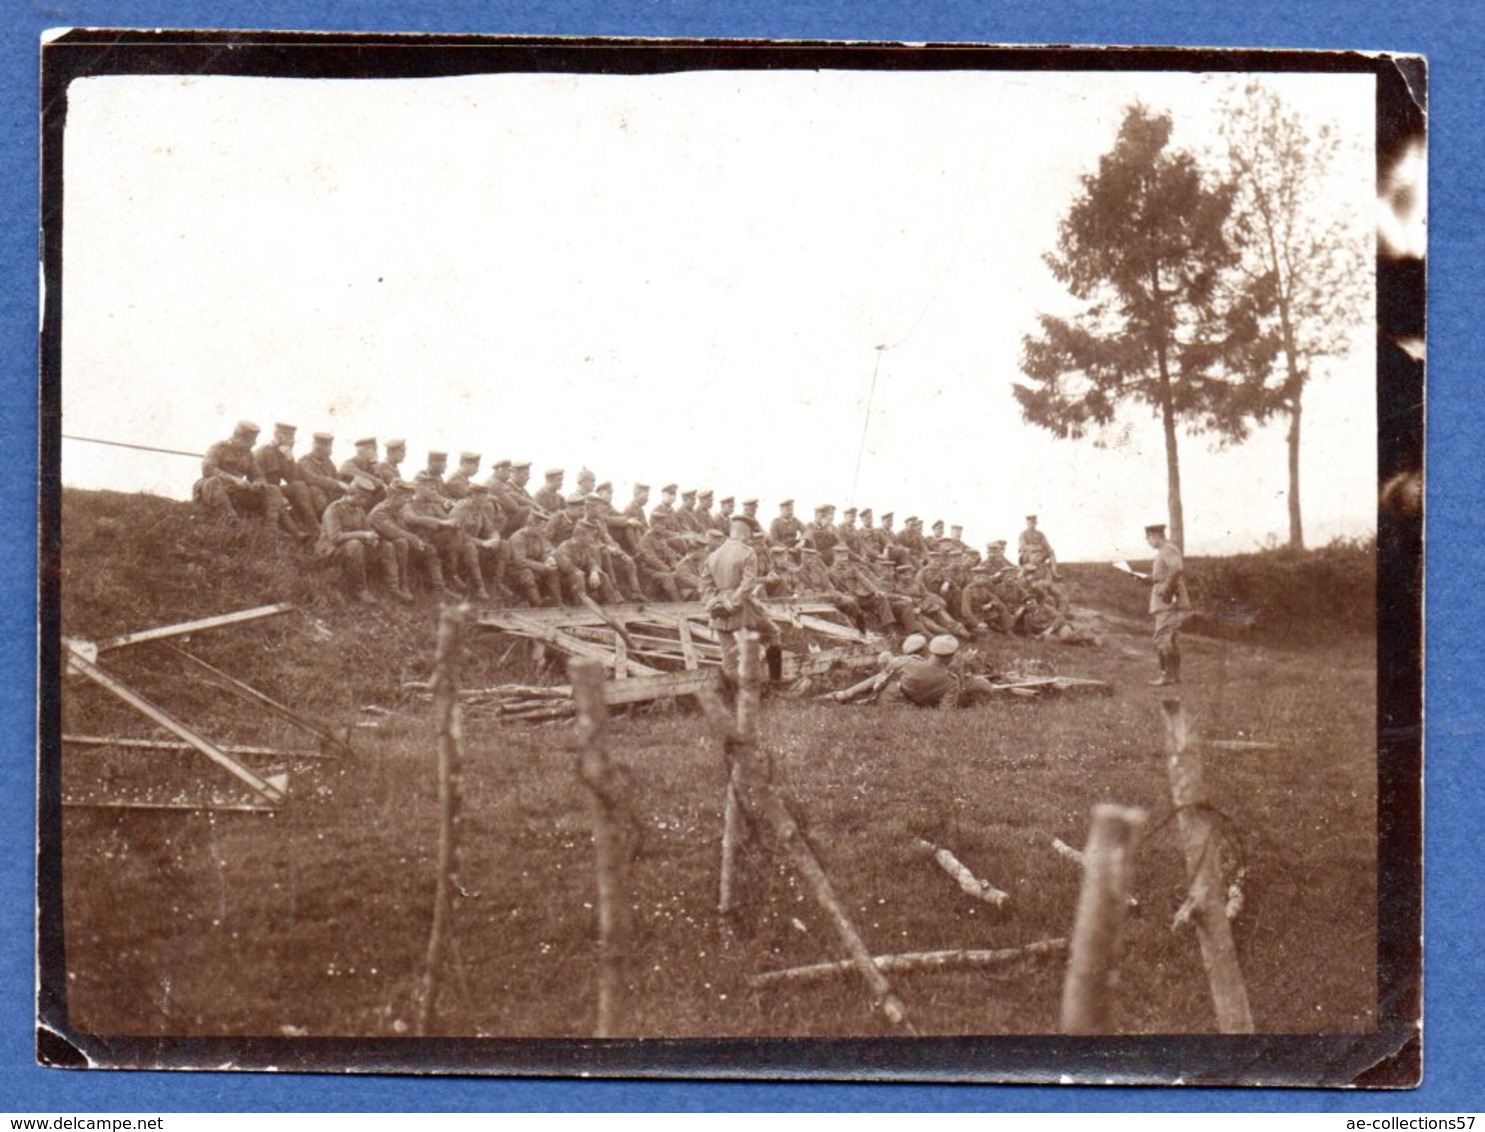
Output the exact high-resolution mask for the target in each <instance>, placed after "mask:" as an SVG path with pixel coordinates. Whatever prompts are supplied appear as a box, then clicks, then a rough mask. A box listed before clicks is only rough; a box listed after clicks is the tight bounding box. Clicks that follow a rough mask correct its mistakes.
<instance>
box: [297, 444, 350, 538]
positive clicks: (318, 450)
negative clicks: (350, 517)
mask: <svg viewBox="0 0 1485 1132" xmlns="http://www.w3.org/2000/svg"><path fill="white" fill-rule="evenodd" d="M334 443H335V438H334V437H333V436H331V435H330V434H329V433H328V432H317V433H315V436H314V447H313V448H312V449H310V451H308V452H306V453H305V454H304V455H303V456H301V457H299V460H298V466H299V475H300V477H301V478H302V479H303V481H304V483H305V485H306V486H307V487H308V489H309V501H310V505H311V506H312V507H313V508H314V513H315V519H316V520H319V519H321V518H323V517H324V515H325V508H326V507H328V506H330V503H331V502H332V501H333V500H336V499H339V498H340V497H341V496H342V495H344V494H345V484H344V483H343V482H342V481H341V478H340V475H339V473H338V472H337V471H336V468H335V461H334V460H332V459H331V458H330V449H331V446H332V445H333V444H334Z"/></svg>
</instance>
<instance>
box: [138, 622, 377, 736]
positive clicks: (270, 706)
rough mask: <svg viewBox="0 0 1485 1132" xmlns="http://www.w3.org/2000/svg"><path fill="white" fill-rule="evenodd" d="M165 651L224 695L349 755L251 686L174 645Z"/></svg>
mask: <svg viewBox="0 0 1485 1132" xmlns="http://www.w3.org/2000/svg"><path fill="white" fill-rule="evenodd" d="M165 647H166V648H168V649H169V650H170V651H171V652H173V653H174V654H175V655H176V656H178V657H180V658H181V659H182V660H184V661H185V662H186V663H188V664H190V665H193V666H194V667H195V668H197V669H199V670H200V671H201V672H202V673H204V674H205V675H206V676H207V677H208V678H209V679H211V680H212V681H213V682H214V683H216V684H217V685H219V686H220V687H222V688H224V689H225V690H226V691H228V692H231V693H232V694H233V695H235V696H236V697H237V698H238V699H242V700H247V701H248V702H249V703H253V704H257V705H258V706H259V707H261V708H264V709H265V710H267V711H269V712H272V713H273V714H274V715H276V716H278V717H279V718H280V719H282V720H285V721H286V722H288V723H292V724H293V725H294V726H295V727H298V728H299V729H300V730H301V731H307V732H309V734H311V735H313V736H314V737H315V738H317V739H318V740H319V741H320V742H321V743H324V744H325V745H326V746H327V747H330V748H331V749H332V750H335V751H338V752H339V753H341V754H343V755H348V754H350V753H351V749H350V747H348V746H347V745H346V743H345V741H344V740H343V739H341V738H340V737H339V736H338V735H336V734H335V732H333V731H331V730H330V729H329V728H328V727H326V726H325V725H324V724H322V723H316V722H315V721H314V720H312V719H309V718H307V717H306V716H303V715H300V714H299V713H298V712H297V711H295V710H294V709H293V708H291V707H289V706H288V705H287V704H281V703H279V702H278V701H277V700H276V699H274V698H273V697H272V696H270V695H267V694H266V693H264V692H260V691H258V689H257V688H254V687H253V686H252V685H251V684H248V683H246V682H245V681H242V680H239V679H238V678H237V677H236V676H233V675H232V674H231V673H230V672H223V671H222V670H221V669H220V668H218V667H217V666H216V665H214V664H209V663H208V662H206V661H204V660H202V659H201V658H200V657H199V656H196V655H194V654H193V653H188V652H186V650H185V649H183V648H181V647H179V646H178V645H166V646H165Z"/></svg>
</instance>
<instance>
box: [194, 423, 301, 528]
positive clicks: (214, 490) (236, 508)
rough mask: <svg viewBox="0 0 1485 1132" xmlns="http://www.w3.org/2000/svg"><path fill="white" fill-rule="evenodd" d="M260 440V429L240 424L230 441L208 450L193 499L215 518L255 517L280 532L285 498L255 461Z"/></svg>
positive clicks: (234, 430)
mask: <svg viewBox="0 0 1485 1132" xmlns="http://www.w3.org/2000/svg"><path fill="white" fill-rule="evenodd" d="M257 439H258V426H257V425H255V424H253V423H252V422H251V421H239V422H238V424H237V427H236V428H235V429H233V430H232V435H231V436H230V437H228V438H227V439H226V440H219V441H217V443H215V444H213V445H212V446H211V447H210V448H208V449H207V450H206V455H205V456H204V457H203V458H202V460H201V478H200V479H199V480H197V481H196V485H195V486H194V487H193V488H192V489H191V497H192V498H193V499H194V500H195V501H196V502H197V503H200V504H202V505H203V506H205V507H206V508H207V510H208V512H209V513H210V514H212V515H213V516H232V515H254V516H258V517H260V518H262V519H264V520H266V522H267V524H268V528H269V530H277V529H278V525H279V513H280V512H281V511H283V509H284V495H283V492H281V491H279V489H278V488H276V487H274V486H273V484H271V483H267V482H265V481H264V479H263V473H262V472H260V471H259V470H258V465H257V463H256V462H255V461H254V460H253V441H255V440H257Z"/></svg>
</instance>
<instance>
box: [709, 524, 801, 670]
mask: <svg viewBox="0 0 1485 1132" xmlns="http://www.w3.org/2000/svg"><path fill="white" fill-rule="evenodd" d="M757 532H758V521H757V520H756V519H749V518H748V517H746V516H744V515H737V516H734V518H733V520H732V530H731V532H730V537H729V538H728V539H727V541H726V542H724V543H723V544H722V545H721V546H719V547H717V549H716V550H714V551H712V552H711V553H710V554H709V555H707V558H706V570H705V572H704V573H703V574H702V578H701V603H702V605H703V606H705V607H706V611H707V613H709V614H710V615H711V619H712V628H713V629H715V630H716V632H717V636H718V638H719V639H720V640H721V644H722V672H723V674H724V675H725V676H726V677H727V678H729V679H733V680H735V679H736V678H737V633H738V631H739V630H740V629H751V630H753V631H754V632H756V633H757V634H758V636H759V638H760V642H761V643H762V645H763V657H764V661H765V663H766V665H767V667H768V679H769V680H771V681H778V680H780V679H782V678H783V672H784V654H783V650H782V647H781V646H780V638H779V630H778V626H777V625H775V624H774V623H773V619H772V618H771V617H769V616H768V614H767V613H765V612H764V611H763V609H762V607H760V606H759V604H758V601H757V599H756V598H755V597H754V593H753V591H754V587H755V586H756V585H757V584H758V581H759V577H760V574H759V570H758V552H757V551H756V550H754V549H753V547H752V545H751V540H752V537H753V535H754V534H756V533H757Z"/></svg>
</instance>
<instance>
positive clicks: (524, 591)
mask: <svg viewBox="0 0 1485 1132" xmlns="http://www.w3.org/2000/svg"><path fill="white" fill-rule="evenodd" d="M505 578H506V584H507V585H508V586H509V587H510V588H511V589H512V590H514V591H515V593H516V596H517V597H519V598H524V599H525V600H526V601H527V602H528V603H530V604H531V605H559V604H561V602H562V587H561V579H560V576H559V574H558V571H557V560H556V558H555V557H554V555H553V549H552V542H551V540H550V539H549V538H547V536H546V532H545V531H544V530H543V529H542V523H541V520H540V518H538V517H537V516H536V515H534V514H533V515H532V517H531V519H530V521H529V522H528V523H527V525H526V526H524V527H522V528H521V529H520V530H519V531H517V532H516V533H515V534H513V535H512V536H511V537H510V538H509V539H508V540H507V541H506V543H505Z"/></svg>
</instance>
